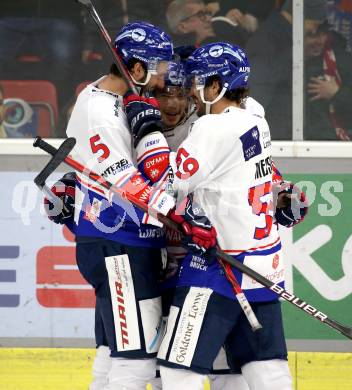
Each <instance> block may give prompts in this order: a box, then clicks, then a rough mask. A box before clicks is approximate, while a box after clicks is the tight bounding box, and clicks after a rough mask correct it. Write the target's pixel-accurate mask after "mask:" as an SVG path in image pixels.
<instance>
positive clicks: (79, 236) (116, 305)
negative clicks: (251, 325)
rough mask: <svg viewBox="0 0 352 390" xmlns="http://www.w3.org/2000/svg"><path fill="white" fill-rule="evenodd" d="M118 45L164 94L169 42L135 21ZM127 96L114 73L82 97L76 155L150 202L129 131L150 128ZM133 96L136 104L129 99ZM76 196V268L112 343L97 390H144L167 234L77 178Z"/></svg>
mask: <svg viewBox="0 0 352 390" xmlns="http://www.w3.org/2000/svg"><path fill="white" fill-rule="evenodd" d="M115 47H116V50H117V52H118V54H119V56H120V57H121V58H122V60H123V62H124V64H125V65H126V67H127V68H128V71H129V72H130V74H131V77H132V78H133V80H134V82H135V83H136V85H138V86H141V87H142V88H144V89H153V88H155V87H156V86H159V87H160V88H162V87H163V83H164V81H163V73H164V70H163V69H162V68H164V67H165V64H164V62H168V61H169V60H170V59H171V57H172V53H173V48H172V43H171V41H170V38H169V37H168V36H167V34H165V33H164V32H163V31H161V30H160V29H159V28H157V27H155V26H153V25H150V24H147V23H131V24H128V25H126V26H125V27H124V28H122V30H121V31H120V32H119V34H118V35H117V37H116V40H115ZM126 92H127V85H126V83H125V82H124V80H123V79H122V77H121V75H120V74H119V72H118V70H117V68H116V66H112V67H111V70H110V73H109V74H108V75H107V76H104V77H102V78H100V79H99V80H97V81H96V82H94V83H92V84H90V85H88V86H87V87H86V88H85V89H84V90H83V91H82V92H81V93H80V95H79V96H78V98H77V102H76V104H75V107H74V109H73V112H72V115H71V118H70V121H69V124H68V127H67V135H68V136H70V137H75V138H76V141H77V143H76V147H75V149H74V157H75V158H76V159H77V160H78V161H80V162H81V163H82V164H83V165H84V166H86V167H87V168H88V169H92V170H94V171H96V172H97V173H99V174H100V175H101V176H103V177H104V178H105V179H107V180H108V181H110V182H112V183H114V184H115V185H116V186H118V187H120V188H122V189H123V190H124V191H126V192H132V193H133V194H134V195H135V196H136V197H138V198H139V199H140V200H141V201H145V202H146V203H148V202H149V200H150V197H151V196H152V195H153V196H154V195H155V192H153V189H152V188H151V187H150V186H149V185H148V183H146V182H145V180H144V179H143V177H142V175H141V174H140V173H139V172H138V171H137V169H136V168H135V166H134V165H133V156H132V149H131V144H132V140H131V134H130V130H129V125H130V124H131V122H132V121H134V122H133V123H134V128H135V129H140V128H142V127H143V125H144V121H143V118H136V117H135V115H134V112H135V111H134V107H135V106H133V104H132V105H131V107H129V109H128V110H127V117H126V115H125V111H124V107H123V95H125V94H126ZM125 98H126V99H125V102H126V104H127V105H129V96H125ZM151 102H152V100H148V99H145V101H143V102H140V103H138V104H139V105H142V106H143V104H144V105H145V106H147V108H149V109H150V110H151V111H148V112H147V113H148V114H151V116H153V115H154V112H155V107H154V106H153V105H152V104H151ZM157 119H158V117H157ZM164 152H168V147H167V144H166V143H165V145H164V146H163V145H161V144H160V150H159V155H162V153H164ZM159 171H160V175H159V176H158V177H156V178H154V179H155V180H154V181H157V180H158V179H159V178H160V177H161V176H162V174H163V172H162V168H160V170H159ZM75 193H76V194H75V196H76V202H75V217H74V219H75V234H76V242H77V251H76V253H77V264H78V267H79V269H80V271H81V273H82V275H83V276H84V277H85V279H86V280H87V281H88V282H89V283H90V284H91V285H92V286H93V287H94V288H95V292H96V300H97V302H96V339H97V343H98V345H99V344H100V343H102V344H103V345H105V347H102V348H98V350H97V357H96V359H95V362H94V365H93V373H94V375H95V380H94V384H92V385H91V387H90V389H91V390H93V389H94V390H95V389H100V390H115V389H116V390H117V389H119V390H120V389H122V388H123V389H126V390H129V389H131V390H132V389H135V390H141V389H145V385H146V383H148V382H149V381H150V380H151V379H152V378H153V377H154V375H155V356H156V352H157V349H158V345H159V343H160V337H161V327H160V325H161V302H160V292H159V289H158V285H157V279H158V276H159V271H160V264H161V249H160V248H162V247H164V237H163V231H162V229H161V228H160V226H153V225H147V224H143V223H144V222H146V220H147V219H148V221H150V222H153V220H152V219H151V218H149V216H147V215H144V214H143V213H141V212H140V211H139V210H137V209H135V208H134V207H133V206H132V205H131V204H129V203H128V202H122V201H121V200H120V199H119V198H117V197H115V195H114V196H111V194H109V193H107V192H106V191H104V190H102V189H101V188H100V187H99V186H97V185H96V184H95V183H94V182H91V181H89V180H87V179H85V177H84V176H83V175H80V174H77V185H76V189H75ZM159 195H160V194H159ZM166 195H167V194H165V196H164V195H163V194H161V195H160V196H158V197H156V198H157V199H156V202H161V203H160V204H161V205H162V206H161V208H160V209H159V211H160V212H162V211H163V209H162V208H163V207H167V208H168V209H169V208H171V207H172V206H173V204H174V201H173V199H172V198H171V197H167V196H166ZM154 222H155V224H156V225H158V224H157V222H156V221H154ZM107 347H108V348H109V350H110V351H111V357H112V359H111V360H110V359H109V356H108V355H109V354H110V351H109V350H108V349H107ZM110 365H111V367H110ZM107 371H109V372H108V383H106V378H107V375H106V374H107Z"/></svg>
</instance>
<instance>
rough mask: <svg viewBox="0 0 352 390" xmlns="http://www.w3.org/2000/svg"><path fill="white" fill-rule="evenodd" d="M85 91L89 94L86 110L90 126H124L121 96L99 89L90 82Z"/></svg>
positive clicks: (124, 117)
mask: <svg viewBox="0 0 352 390" xmlns="http://www.w3.org/2000/svg"><path fill="white" fill-rule="evenodd" d="M82 92H83V91H82ZM86 93H87V94H88V95H89V96H88V99H89V102H88V110H89V118H90V125H91V127H99V126H101V125H104V126H109V127H120V126H126V123H127V122H126V116H125V112H124V110H123V102H122V97H121V96H119V95H117V94H114V93H112V92H109V91H104V90H101V89H99V88H97V87H96V86H94V85H92V84H91V85H89V86H88V87H87V91H86Z"/></svg>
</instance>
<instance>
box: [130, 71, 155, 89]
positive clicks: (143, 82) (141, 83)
mask: <svg viewBox="0 0 352 390" xmlns="http://www.w3.org/2000/svg"><path fill="white" fill-rule="evenodd" d="M130 76H131V79H132V81H133V82H134V83H135V84H136V85H142V86H144V85H147V84H148V83H149V81H150V78H151V77H152V74H151V73H150V72H149V71H148V72H147V77H146V79H145V81H137V80H135V78H134V77H133V76H132V75H131V73H130Z"/></svg>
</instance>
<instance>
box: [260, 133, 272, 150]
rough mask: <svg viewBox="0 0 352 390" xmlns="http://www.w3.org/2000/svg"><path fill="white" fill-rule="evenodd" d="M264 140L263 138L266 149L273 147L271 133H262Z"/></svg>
mask: <svg viewBox="0 0 352 390" xmlns="http://www.w3.org/2000/svg"><path fill="white" fill-rule="evenodd" d="M262 138H263V146H264V149H266V148H268V147H269V146H271V137H270V131H269V130H268V131H263V133H262Z"/></svg>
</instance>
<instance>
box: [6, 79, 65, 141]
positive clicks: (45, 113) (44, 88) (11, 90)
mask: <svg viewBox="0 0 352 390" xmlns="http://www.w3.org/2000/svg"><path fill="white" fill-rule="evenodd" d="M0 85H1V86H2V87H3V89H4V98H5V99H8V98H20V99H23V100H25V101H26V102H27V103H29V104H30V105H31V107H32V108H33V109H35V110H37V112H38V129H37V135H40V136H41V137H53V136H55V128H56V126H57V122H58V103H57V92H56V88H55V86H54V84H53V83H51V82H50V81H44V80H0Z"/></svg>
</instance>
